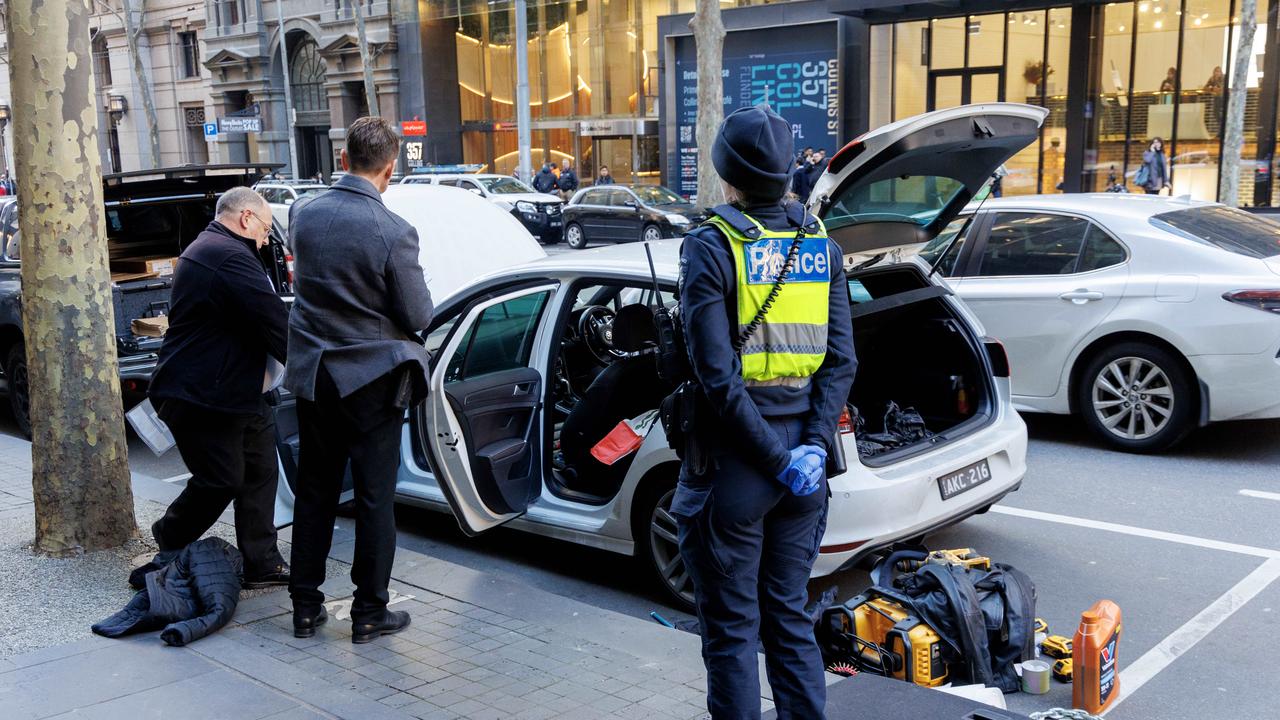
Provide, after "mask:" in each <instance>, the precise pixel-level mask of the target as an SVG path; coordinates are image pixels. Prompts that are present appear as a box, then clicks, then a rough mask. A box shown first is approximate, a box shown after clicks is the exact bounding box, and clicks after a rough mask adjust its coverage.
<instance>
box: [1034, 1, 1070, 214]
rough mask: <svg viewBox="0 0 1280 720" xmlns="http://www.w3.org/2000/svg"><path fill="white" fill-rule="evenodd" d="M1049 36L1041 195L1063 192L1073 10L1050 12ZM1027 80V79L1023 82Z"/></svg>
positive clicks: (1041, 157) (1042, 139) (1042, 127)
mask: <svg viewBox="0 0 1280 720" xmlns="http://www.w3.org/2000/svg"><path fill="white" fill-rule="evenodd" d="M1046 32H1048V34H1049V55H1048V57H1047V58H1046V62H1045V67H1044V72H1043V73H1041V74H1042V75H1043V79H1042V80H1041V82H1042V83H1043V87H1044V104H1045V107H1047V108H1049V117H1047V118H1045V121H1044V125H1043V126H1041V130H1040V137H1041V148H1042V150H1041V154H1040V166H1041V170H1040V187H1039V189H1038V192H1042V193H1056V192H1061V190H1060V189H1059V187H1058V186H1059V185H1060V184H1061V183H1062V179H1063V171H1064V170H1065V166H1066V154H1065V149H1066V146H1067V67H1068V59H1069V58H1070V56H1071V52H1070V47H1071V8H1069V7H1062V8H1051V9H1050V10H1049V23H1048V28H1047V29H1046ZM1024 80H1025V78H1024Z"/></svg>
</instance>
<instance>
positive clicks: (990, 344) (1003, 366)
mask: <svg viewBox="0 0 1280 720" xmlns="http://www.w3.org/2000/svg"><path fill="white" fill-rule="evenodd" d="M982 344H983V345H984V346H986V348H987V357H989V358H991V374H992V375H995V376H996V377H1002V378H1007V377H1009V354H1008V353H1006V352H1005V351H1004V345H1003V344H1001V342H1000V341H999V340H996V339H995V338H982Z"/></svg>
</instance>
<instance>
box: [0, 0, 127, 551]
mask: <svg viewBox="0 0 1280 720" xmlns="http://www.w3.org/2000/svg"><path fill="white" fill-rule="evenodd" d="M89 19H90V12H89V0H65V1H64V2H58V3H51V2H48V1H47V0H9V27H8V30H9V57H10V60H11V62H10V65H9V69H10V79H11V88H12V92H13V97H12V100H13V103H12V104H13V129H14V137H17V138H21V142H18V143H16V144H15V145H16V146H15V148H14V156H15V161H16V162H15V164H16V165H17V178H18V202H19V218H20V223H21V230H22V250H21V251H22V292H23V303H22V305H23V307H22V320H23V324H24V325H25V332H26V349H27V367H28V378H29V382H30V388H31V426H32V435H33V437H32V442H31V463H32V476H31V484H32V488H33V489H34V491H35V492H34V495H35V515H36V538H35V545H36V550H37V552H42V553H48V554H53V555H67V554H75V553H79V552H86V551H91V550H98V549H101V548H107V547H115V546H117V545H120V544H122V543H124V541H126V540H128V539H129V538H131V537H134V536H135V535H136V534H137V525H136V523H135V521H134V515H133V493H132V489H131V488H130V480H129V460H128V455H127V449H126V446H125V438H124V418H123V417H122V413H121V404H120V379H119V376H118V369H117V367H118V365H117V360H116V346H115V339H114V333H113V332H112V328H114V327H115V326H114V319H113V313H112V305H111V290H110V275H109V273H108V270H107V242H106V237H107V234H106V227H105V216H104V213H103V206H102V167H101V164H100V160H99V157H98V136H97V122H98V114H97V108H96V107H95V106H94V88H93V76H92V71H91V67H90V64H89V58H90V57H91V55H90V52H89Z"/></svg>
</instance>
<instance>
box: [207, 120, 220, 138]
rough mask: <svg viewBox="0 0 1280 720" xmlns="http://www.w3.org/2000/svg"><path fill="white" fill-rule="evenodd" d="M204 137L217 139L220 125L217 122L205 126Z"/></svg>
mask: <svg viewBox="0 0 1280 720" xmlns="http://www.w3.org/2000/svg"><path fill="white" fill-rule="evenodd" d="M204 136H205V137H217V136H218V123H216V122H211V123H205V124H204Z"/></svg>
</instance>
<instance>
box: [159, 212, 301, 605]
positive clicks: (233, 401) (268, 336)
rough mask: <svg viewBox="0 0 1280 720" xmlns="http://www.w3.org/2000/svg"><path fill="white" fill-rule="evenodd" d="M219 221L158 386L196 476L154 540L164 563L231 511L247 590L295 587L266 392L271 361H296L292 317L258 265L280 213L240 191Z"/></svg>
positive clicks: (203, 238) (175, 296) (199, 239)
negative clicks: (279, 514) (284, 540)
mask: <svg viewBox="0 0 1280 720" xmlns="http://www.w3.org/2000/svg"><path fill="white" fill-rule="evenodd" d="M214 213H215V218H214V220H213V222H211V223H210V224H209V226H208V227H206V228H205V229H204V231H203V232H201V233H200V234H199V235H198V236H196V239H195V241H194V242H192V243H191V245H190V246H188V247H187V249H186V250H185V251H184V252H183V253H182V256H181V257H180V258H179V260H178V264H177V268H176V272H175V273H174V276H173V289H172V292H171V295H170V299H169V303H170V309H169V329H168V331H166V333H165V336H164V343H163V344H162V345H161V346H160V353H159V362H158V363H157V365H156V370H155V375H154V376H153V378H152V381H151V389H150V392H149V395H150V398H151V401H152V403H153V404H155V406H156V412H157V413H158V414H159V416H160V419H162V420H164V422H165V424H166V425H168V426H169V430H170V432H172V433H173V438H174V440H175V441H176V442H177V445H178V452H179V453H181V455H182V461H183V462H184V463H186V466H187V469H188V470H190V471H191V478H190V479H188V480H187V485H186V487H185V488H184V489H183V491H182V493H181V494H180V495H179V496H178V497H177V499H175V500H174V501H173V502H172V503H170V505H169V508H168V510H166V511H165V514H164V516H163V517H161V518H160V519H159V520H157V521H156V522H155V524H153V525H152V526H151V534H152V535H153V536H154V537H155V540H156V543H157V544H158V545H159V546H160V550H161V551H162V552H167V551H177V550H181V549H183V548H184V547H186V546H187V545H188V544H190V543H192V542H195V541H196V540H198V539H200V536H202V535H204V534H205V532H207V531H208V530H209V528H210V527H212V526H213V523H214V522H215V521H217V519H218V516H219V515H221V514H222V513H223V511H224V510H226V509H227V506H228V505H232V506H233V507H234V508H235V524H236V544H237V545H238V546H239V548H240V553H241V555H243V557H244V578H245V582H244V585H245V587H266V586H270V585H284V584H287V583H288V582H289V567H288V565H286V564H285V562H284V557H283V556H282V555H281V554H280V550H279V548H278V547H277V545H276V528H275V505H276V503H275V500H276V484H277V480H278V478H279V474H278V472H277V461H276V447H275V424H274V421H273V420H272V413H271V409H270V407H269V406H268V405H267V402H266V399H265V398H264V397H263V392H264V391H265V390H266V389H267V388H266V387H265V383H264V378H265V377H266V373H267V367H268V358H269V357H270V358H273V359H274V360H276V361H278V362H281V363H283V362H284V361H285V347H286V338H287V336H288V323H289V310H288V307H287V306H286V305H285V304H284V301H282V300H281V299H280V296H279V295H278V294H277V292H276V288H275V287H273V286H272V284H271V280H270V279H269V278H268V276H267V273H266V271H265V269H264V267H263V264H262V260H261V259H260V257H259V255H258V252H259V250H261V249H262V248H263V247H264V246H265V245H266V244H267V239H268V236H269V234H270V232H271V207H270V206H269V205H267V202H266V200H264V199H263V198H262V196H261V195H258V194H257V193H256V192H254V191H253V190H251V189H249V188H246V187H238V188H233V189H231V190H228V191H227V192H225V193H223V194H222V196H221V197H219V198H218V202H217V205H216V206H215V208H214Z"/></svg>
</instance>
